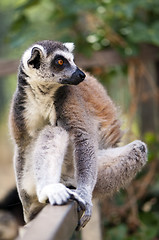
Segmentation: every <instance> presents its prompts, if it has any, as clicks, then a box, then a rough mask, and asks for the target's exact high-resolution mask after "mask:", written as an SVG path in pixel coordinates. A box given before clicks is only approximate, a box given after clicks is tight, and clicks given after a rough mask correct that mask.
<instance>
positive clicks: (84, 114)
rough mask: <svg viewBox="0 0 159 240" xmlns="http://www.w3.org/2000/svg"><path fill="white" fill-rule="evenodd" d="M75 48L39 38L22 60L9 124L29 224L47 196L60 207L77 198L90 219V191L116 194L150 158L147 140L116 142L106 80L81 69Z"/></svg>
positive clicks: (113, 110)
mask: <svg viewBox="0 0 159 240" xmlns="http://www.w3.org/2000/svg"><path fill="white" fill-rule="evenodd" d="M73 49H74V45H73V44H72V43H61V42H53V41H48V40H46V41H41V42H37V43H36V44H34V45H32V46H31V47H30V48H29V49H27V50H26V51H25V52H24V54H23V56H22V59H21V62H20V66H19V73H18V84H17V89H16V92H15V94H14V98H13V101H12V106H11V114H10V126H11V133H12V136H13V138H14V140H15V156H14V166H15V173H16V182H17V188H18V192H19V196H20V199H21V201H22V204H23V209H24V216H25V221H26V222H28V221H29V220H31V219H32V218H33V217H34V216H35V214H36V213H37V212H38V211H39V210H40V209H41V208H42V207H43V206H44V205H45V203H46V202H47V201H48V202H49V203H50V204H52V205H55V204H57V205H60V204H63V203H66V202H67V201H68V200H69V199H70V198H72V199H75V200H77V201H78V202H79V204H80V206H81V207H82V208H83V209H84V210H85V214H84V215H83V217H82V219H81V222H80V225H81V226H82V227H83V226H85V224H86V223H87V222H88V221H89V219H90V217H91V209H92V193H93V194H94V195H97V196H99V195H105V194H107V195H109V194H111V193H113V192H114V191H116V190H118V189H119V188H120V187H123V186H125V184H126V183H127V182H129V181H130V180H131V179H132V178H133V177H134V176H135V174H136V173H137V172H138V171H139V170H140V169H141V168H142V166H143V165H144V164H145V162H146V146H145V144H144V143H142V142H141V141H134V142H132V143H130V144H128V145H126V146H124V147H116V144H117V143H118V142H119V140H120V137H121V131H120V122H119V120H118V118H117V113H116V108H115V106H114V104H113V102H112V101H111V99H110V98H109V96H108V95H107V92H106V91H105V89H104V88H103V87H102V86H101V84H100V83H99V82H98V81H97V80H96V79H95V78H94V77H92V76H90V75H89V74H85V73H84V72H83V71H81V70H80V69H79V68H78V67H77V66H76V64H75V63H74V56H73V53H72V51H73ZM112 147H116V148H112ZM70 185H72V186H73V187H75V188H76V190H71V189H70V188H69V186H70Z"/></svg>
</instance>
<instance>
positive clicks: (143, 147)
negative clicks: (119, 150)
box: [139, 145, 146, 153]
mask: <svg viewBox="0 0 159 240" xmlns="http://www.w3.org/2000/svg"><path fill="white" fill-rule="evenodd" d="M139 148H140V150H141V152H142V153H143V152H146V148H145V146H144V145H141V146H140V147H139Z"/></svg>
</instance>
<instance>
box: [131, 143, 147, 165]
mask: <svg viewBox="0 0 159 240" xmlns="http://www.w3.org/2000/svg"><path fill="white" fill-rule="evenodd" d="M128 145H129V146H130V148H131V151H130V155H129V157H130V158H131V159H134V160H135V161H136V162H138V165H140V166H141V167H142V166H144V165H145V163H146V161H147V146H146V144H145V143H143V142H141V141H139V140H135V141H133V142H131V143H130V144H128Z"/></svg>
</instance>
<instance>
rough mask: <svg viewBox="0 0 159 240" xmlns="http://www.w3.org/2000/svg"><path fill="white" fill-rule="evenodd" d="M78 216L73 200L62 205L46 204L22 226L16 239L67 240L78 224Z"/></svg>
mask: <svg viewBox="0 0 159 240" xmlns="http://www.w3.org/2000/svg"><path fill="white" fill-rule="evenodd" d="M79 217H80V214H78V211H77V203H76V202H75V201H71V202H69V203H68V204H66V205H63V206H51V205H50V204H48V205H47V206H46V207H44V208H43V209H42V211H41V212H40V213H39V214H38V215H37V217H36V218H35V219H34V220H32V221H31V222H30V223H29V224H27V225H26V226H25V227H24V230H22V234H21V235H22V236H19V237H18V238H17V240H28V239H29V240H69V239H70V237H71V236H72V234H73V232H74V230H75V229H76V227H77V225H78V221H79Z"/></svg>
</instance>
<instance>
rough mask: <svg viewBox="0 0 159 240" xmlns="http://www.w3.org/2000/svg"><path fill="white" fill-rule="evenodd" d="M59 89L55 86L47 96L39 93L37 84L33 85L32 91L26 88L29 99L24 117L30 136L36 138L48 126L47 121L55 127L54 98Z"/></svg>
mask: <svg viewBox="0 0 159 240" xmlns="http://www.w3.org/2000/svg"><path fill="white" fill-rule="evenodd" d="M32 83H33V82H32ZM58 87H59V86H58V85H55V87H54V88H53V89H52V91H51V92H50V94H49V95H45V96H43V95H42V94H40V93H39V91H38V88H37V84H36V82H35V84H34V85H33V84H32V90H31V89H30V88H26V90H25V91H26V94H27V96H28V98H27V100H26V105H25V106H26V107H25V112H24V116H25V120H26V126H27V129H28V132H29V134H30V136H35V133H36V132H37V131H39V130H40V129H41V128H42V127H43V126H44V125H45V124H46V121H49V122H50V123H51V125H52V126H54V125H55V122H56V111H55V107H54V102H53V99H52V96H53V94H54V92H55V91H56V90H57V88H58Z"/></svg>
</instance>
